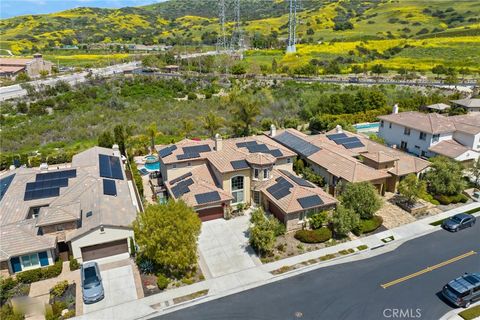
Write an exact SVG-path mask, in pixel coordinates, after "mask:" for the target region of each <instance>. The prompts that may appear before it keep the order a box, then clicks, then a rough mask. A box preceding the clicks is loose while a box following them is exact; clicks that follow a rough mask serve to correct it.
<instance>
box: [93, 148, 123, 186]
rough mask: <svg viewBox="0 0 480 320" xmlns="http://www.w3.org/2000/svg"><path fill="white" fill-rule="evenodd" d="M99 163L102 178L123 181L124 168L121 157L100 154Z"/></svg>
mask: <svg viewBox="0 0 480 320" xmlns="http://www.w3.org/2000/svg"><path fill="white" fill-rule="evenodd" d="M98 161H99V164H100V166H99V167H100V177H102V178H112V179H119V180H123V173H122V166H121V163H120V158H119V157H116V156H108V155H105V154H99V155H98Z"/></svg>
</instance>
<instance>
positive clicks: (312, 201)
mask: <svg viewBox="0 0 480 320" xmlns="http://www.w3.org/2000/svg"><path fill="white" fill-rule="evenodd" d="M297 201H298V203H300V205H301V206H302V208H303V209H308V208H313V207H317V206H319V205H322V204H323V201H322V199H320V197H319V196H318V195H313V196H308V197H304V198H300V199H297Z"/></svg>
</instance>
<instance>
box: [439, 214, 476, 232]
mask: <svg viewBox="0 0 480 320" xmlns="http://www.w3.org/2000/svg"><path fill="white" fill-rule="evenodd" d="M476 220H477V219H476V218H475V217H474V216H472V215H471V214H467V213H459V214H456V215H454V216H453V217H450V218H448V219H445V220H444V221H443V222H442V228H443V229H445V230H448V231H451V232H457V231H458V230H462V229H465V228H467V227H471V226H473V225H474V224H475V221H476Z"/></svg>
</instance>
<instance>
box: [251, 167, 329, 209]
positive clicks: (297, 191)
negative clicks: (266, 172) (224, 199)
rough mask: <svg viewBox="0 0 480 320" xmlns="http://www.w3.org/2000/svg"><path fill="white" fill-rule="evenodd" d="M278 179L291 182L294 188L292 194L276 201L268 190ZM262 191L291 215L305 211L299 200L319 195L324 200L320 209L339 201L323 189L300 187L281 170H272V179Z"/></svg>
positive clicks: (291, 190)
mask: <svg viewBox="0 0 480 320" xmlns="http://www.w3.org/2000/svg"><path fill="white" fill-rule="evenodd" d="M278 177H282V178H284V179H286V180H287V181H288V182H290V183H291V184H292V185H293V187H292V188H290V193H289V194H288V195H286V196H284V197H282V198H280V199H276V198H275V197H274V196H273V195H272V194H270V192H269V191H268V190H267V189H268V188H269V187H271V186H272V185H274V184H275V183H276V181H275V179H276V178H278ZM260 191H261V192H262V193H263V194H264V195H265V196H266V197H267V198H268V199H269V200H270V201H271V202H273V203H274V204H275V205H277V206H278V207H279V208H280V209H281V210H282V211H283V212H285V213H287V214H289V213H294V212H301V211H304V210H305V209H304V208H303V207H302V206H301V205H300V203H299V202H298V199H301V198H305V197H308V196H314V195H317V196H319V197H320V199H321V200H322V202H323V203H322V204H321V205H320V206H318V207H325V206H331V205H334V204H336V203H337V200H336V199H335V198H334V197H333V196H331V195H329V194H328V193H326V192H325V191H323V189H322V188H320V187H317V186H312V187H306V186H302V185H299V184H298V183H297V182H296V181H294V180H293V179H291V178H290V177H289V176H288V175H286V174H284V173H283V172H281V171H280V170H277V169H274V170H272V176H271V179H270V180H269V181H268V182H266V183H264V184H262V186H261V188H260Z"/></svg>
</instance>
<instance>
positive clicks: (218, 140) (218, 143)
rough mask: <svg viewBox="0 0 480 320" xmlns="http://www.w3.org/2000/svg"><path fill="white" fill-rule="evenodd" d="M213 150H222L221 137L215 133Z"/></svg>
mask: <svg viewBox="0 0 480 320" xmlns="http://www.w3.org/2000/svg"><path fill="white" fill-rule="evenodd" d="M214 140H215V150H216V151H220V150H222V148H223V141H222V137H221V136H220V135H219V134H218V133H217V134H216V135H215V139H214Z"/></svg>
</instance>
